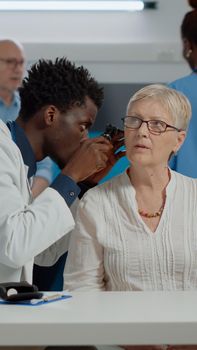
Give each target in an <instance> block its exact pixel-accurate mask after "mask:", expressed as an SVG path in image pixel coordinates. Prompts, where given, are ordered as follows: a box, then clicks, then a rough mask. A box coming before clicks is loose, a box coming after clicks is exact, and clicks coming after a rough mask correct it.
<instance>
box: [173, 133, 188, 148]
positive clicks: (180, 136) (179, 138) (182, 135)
mask: <svg viewBox="0 0 197 350" xmlns="http://www.w3.org/2000/svg"><path fill="white" fill-rule="evenodd" d="M185 137H186V131H184V130H181V131H179V132H178V135H177V142H176V145H175V146H174V148H173V150H172V152H173V153H175V154H176V153H177V152H178V150H179V149H180V148H181V146H182V144H183V142H184V141H185Z"/></svg>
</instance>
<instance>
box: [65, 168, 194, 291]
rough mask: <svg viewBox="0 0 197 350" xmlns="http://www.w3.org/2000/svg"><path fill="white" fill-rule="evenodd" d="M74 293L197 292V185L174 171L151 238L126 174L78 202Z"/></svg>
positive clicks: (68, 273)
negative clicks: (160, 214)
mask: <svg viewBox="0 0 197 350" xmlns="http://www.w3.org/2000/svg"><path fill="white" fill-rule="evenodd" d="M64 281H65V286H64V287H65V289H68V290H70V291H73V290H80V291H89V290H92V291H99V290H107V291H140V290H142V291H143V290H170V291H171V290H196V289H197V180H195V179H191V178H188V177H186V176H183V175H181V174H178V173H176V172H173V171H171V180H170V182H169V184H168V186H167V189H166V202H165V207H164V210H163V213H162V216H161V219H160V222H159V225H158V227H157V229H156V231H155V232H154V233H153V232H152V231H151V230H150V229H149V228H148V227H147V225H146V224H145V223H144V221H143V220H142V218H141V217H140V215H139V213H138V209H137V203H136V199H135V190H134V188H133V186H132V185H131V182H130V180H129V177H128V176H127V174H126V172H125V173H123V174H121V175H119V176H117V177H115V178H113V179H112V180H111V181H109V182H107V183H104V184H102V185H100V186H97V187H95V188H93V189H91V190H89V191H88V192H87V193H86V194H85V196H84V197H83V199H82V200H81V201H80V204H79V207H78V211H77V216H76V228H75V230H74V231H73V232H72V234H71V240H70V246H69V254H68V259H67V263H66V267H65V275H64Z"/></svg>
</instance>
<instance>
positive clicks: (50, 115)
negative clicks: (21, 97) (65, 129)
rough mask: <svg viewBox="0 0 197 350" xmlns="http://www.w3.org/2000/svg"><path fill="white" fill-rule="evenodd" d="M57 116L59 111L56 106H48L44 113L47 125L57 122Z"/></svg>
mask: <svg viewBox="0 0 197 350" xmlns="http://www.w3.org/2000/svg"><path fill="white" fill-rule="evenodd" d="M57 114H58V110H57V108H56V107H55V106H53V105H50V106H48V107H47V108H46V110H45V113H44V119H45V123H46V124H47V125H51V124H52V123H53V122H54V121H55V120H56V116H57Z"/></svg>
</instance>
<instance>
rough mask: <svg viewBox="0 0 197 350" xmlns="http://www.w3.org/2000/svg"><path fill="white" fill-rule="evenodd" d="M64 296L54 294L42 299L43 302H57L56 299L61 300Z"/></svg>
mask: <svg viewBox="0 0 197 350" xmlns="http://www.w3.org/2000/svg"><path fill="white" fill-rule="evenodd" d="M63 295H64V294H62V293H56V294H52V295H44V296H43V297H42V300H43V301H50V300H56V299H61V298H62V297H63Z"/></svg>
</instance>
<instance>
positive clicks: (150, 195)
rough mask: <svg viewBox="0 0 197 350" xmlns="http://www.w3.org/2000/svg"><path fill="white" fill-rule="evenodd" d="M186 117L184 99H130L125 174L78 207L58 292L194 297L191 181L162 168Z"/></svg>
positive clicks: (195, 196) (152, 89)
mask: <svg viewBox="0 0 197 350" xmlns="http://www.w3.org/2000/svg"><path fill="white" fill-rule="evenodd" d="M190 116H191V107H190V103H189V101H188V100H187V98H186V97H185V96H184V95H182V94H181V93H179V92H177V91H175V90H173V89H170V88H168V87H166V86H163V85H158V84H155V85H149V86H146V87H144V88H143V89H141V90H139V91H138V92H137V93H135V94H134V96H133V97H131V99H130V101H129V103H128V106H127V112H126V117H124V118H123V120H124V127H125V146H126V153H127V157H128V159H129V161H130V163H131V166H130V167H129V168H128V169H127V171H126V172H125V173H123V174H121V175H119V176H117V177H115V178H113V179H111V180H110V181H109V182H107V183H104V184H102V185H100V186H98V187H96V188H93V189H91V190H90V191H88V193H87V194H86V195H85V196H84V197H83V199H82V200H81V201H80V204H79V207H78V211H77V219H76V228H75V230H74V232H73V233H72V235H71V241H70V248H69V254H68V260H67V263H66V270H65V276H64V279H65V288H66V289H68V290H70V291H73V290H77V291H105V290H106V291H144V290H147V291H156V290H157V291H159V290H163V291H165V290H168V291H169V290H171V291H173V290H197V275H196V268H197V260H196V258H195V257H196V253H197V251H196V248H195V247H196V241H197V223H196V218H197V180H194V179H191V178H188V177H186V176H183V175H181V174H178V173H176V172H174V171H171V170H170V169H169V167H168V161H169V158H170V156H171V155H172V154H173V153H176V152H177V151H178V150H179V148H180V147H181V145H182V143H183V142H184V139H185V137H186V131H187V127H188V123H189V120H190ZM191 247H192V248H191ZM144 348H145V349H146V347H141V348H139V349H144ZM189 348H190V347H189ZM131 349H132V347H131ZM147 349H148V347H147ZM151 349H152V347H151Z"/></svg>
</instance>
